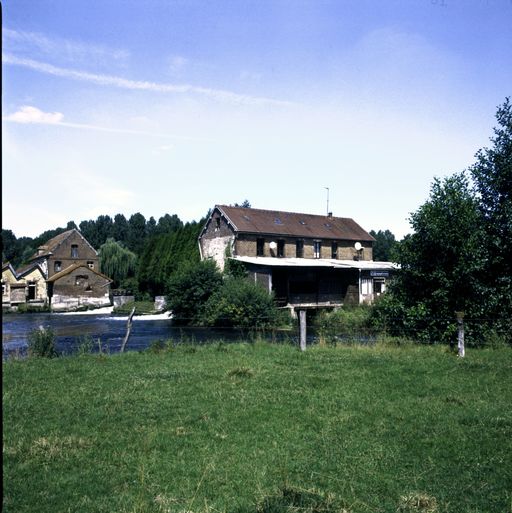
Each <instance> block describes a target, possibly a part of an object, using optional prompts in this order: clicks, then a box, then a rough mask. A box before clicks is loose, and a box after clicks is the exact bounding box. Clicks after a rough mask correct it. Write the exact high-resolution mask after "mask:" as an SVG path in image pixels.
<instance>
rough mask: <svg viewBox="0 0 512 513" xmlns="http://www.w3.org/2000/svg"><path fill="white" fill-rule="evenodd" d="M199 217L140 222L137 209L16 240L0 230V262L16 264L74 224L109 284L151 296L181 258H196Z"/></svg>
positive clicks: (142, 219)
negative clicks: (93, 251)
mask: <svg viewBox="0 0 512 513" xmlns="http://www.w3.org/2000/svg"><path fill="white" fill-rule="evenodd" d="M205 220H206V217H205V218H203V219H201V220H200V221H193V222H190V223H183V221H181V219H180V218H179V217H178V216H177V215H176V214H173V215H171V214H165V215H164V216H162V217H160V218H159V220H158V221H156V220H155V219H154V218H153V217H150V218H149V219H147V220H146V218H145V217H144V216H143V215H142V214H141V213H136V214H133V215H132V216H131V217H129V218H128V219H127V218H126V217H125V216H124V215H123V214H117V215H116V216H114V217H113V218H112V217H110V216H108V215H100V216H99V217H98V218H97V219H96V220H87V221H82V222H80V224H79V225H78V226H77V225H76V224H75V222H73V221H70V222H68V223H67V225H66V227H59V228H55V229H53V230H46V231H45V232H43V233H42V234H41V235H39V236H37V237H35V238H31V237H19V238H17V237H16V236H15V234H14V233H13V232H12V230H9V229H2V261H3V262H6V261H8V262H10V263H11V264H12V265H13V266H14V268H19V267H20V266H23V265H24V264H26V263H28V261H29V259H30V257H31V256H32V255H33V254H34V253H35V252H36V251H37V248H38V247H39V246H41V245H43V244H45V243H46V242H47V241H48V240H50V239H52V238H53V237H56V236H57V235H59V234H61V233H63V232H65V231H67V230H71V229H73V228H77V229H79V230H80V232H81V233H82V235H83V236H84V237H85V238H86V240H87V241H88V242H89V243H90V244H91V245H92V246H93V247H94V248H95V249H96V250H98V252H99V256H100V270H101V271H102V272H103V273H104V274H106V275H107V276H109V277H110V278H112V279H113V280H114V281H113V288H121V289H124V290H126V291H131V292H133V293H134V294H135V295H137V296H139V295H140V296H154V295H158V294H163V293H164V289H165V283H166V280H167V278H168V275H169V273H172V272H173V271H174V270H175V269H176V268H177V267H178V266H179V265H180V263H181V262H183V261H199V249H198V243H197V238H198V236H199V232H200V230H201V228H202V226H203V224H204V222H205Z"/></svg>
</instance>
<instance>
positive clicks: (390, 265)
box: [231, 256, 400, 271]
mask: <svg viewBox="0 0 512 513" xmlns="http://www.w3.org/2000/svg"><path fill="white" fill-rule="evenodd" d="M231 258H232V259H233V260H236V261H238V262H244V263H246V264H254V265H261V266H267V267H313V268H314V267H328V268H332V269H359V270H361V271H393V270H396V269H399V268H400V266H399V265H398V264H395V263H394V262H374V261H369V260H334V259H330V258H281V257H248V256H236V257H231Z"/></svg>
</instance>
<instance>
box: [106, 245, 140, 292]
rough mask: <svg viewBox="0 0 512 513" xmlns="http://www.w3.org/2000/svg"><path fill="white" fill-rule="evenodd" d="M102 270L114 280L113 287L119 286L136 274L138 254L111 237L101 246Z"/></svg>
mask: <svg viewBox="0 0 512 513" xmlns="http://www.w3.org/2000/svg"><path fill="white" fill-rule="evenodd" d="M99 256H100V270H101V272H102V273H103V274H106V275H107V276H108V277H109V278H112V280H113V288H119V287H120V286H122V285H123V282H124V281H125V280H127V279H128V278H130V277H133V276H134V275H135V270H136V268H137V255H135V253H133V252H132V251H130V250H129V249H127V248H125V247H124V246H123V244H121V243H120V242H116V241H115V240H114V239H112V238H109V239H107V241H106V242H105V243H104V244H102V245H101V246H100V249H99Z"/></svg>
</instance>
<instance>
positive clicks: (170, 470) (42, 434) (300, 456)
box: [3, 343, 512, 513]
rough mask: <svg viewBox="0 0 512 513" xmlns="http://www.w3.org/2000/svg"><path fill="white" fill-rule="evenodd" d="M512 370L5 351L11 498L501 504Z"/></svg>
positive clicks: (252, 350) (341, 358) (367, 356)
mask: <svg viewBox="0 0 512 513" xmlns="http://www.w3.org/2000/svg"><path fill="white" fill-rule="evenodd" d="M219 348H221V349H219ZM511 371H512V351H511V350H510V349H507V348H497V349H495V350H475V349H469V350H468V351H467V353H466V358H465V359H459V358H457V357H455V356H453V355H452V354H450V353H449V352H447V351H446V350H445V348H442V347H438V346H434V347H423V346H415V345H408V346H403V347H402V346H401V347H383V346H373V347H362V346H353V347H342V348H340V347H337V348H330V347H327V348H322V347H318V346H316V347H313V348H309V349H308V350H307V351H306V352H304V353H301V352H300V351H298V350H297V349H296V348H294V347H291V346H288V345H271V344H265V343H254V344H224V345H221V344H220V343H219V344H216V345H210V346H197V347H196V348H195V351H194V352H191V351H190V350H189V347H188V345H178V346H172V345H167V346H165V345H164V346H162V347H160V345H159V347H158V351H154V352H144V353H136V352H131V353H130V352H129V353H124V354H122V355H121V354H117V355H104V354H103V355H97V354H84V355H83V356H82V357H80V358H77V357H65V358H57V359H53V360H49V359H43V358H40V359H27V360H24V361H8V362H4V363H3V422H4V426H3V428H4V430H3V432H4V438H3V451H4V452H3V457H4V458H3V464H4V467H3V470H4V472H3V485H4V493H3V505H4V511H7V512H9V511H13V512H14V511H15V512H17V513H23V512H34V511H37V512H39V513H45V512H52V513H54V512H67V511H72V512H87V513H94V512H139V513H140V512H155V513H163V512H173V513H174V512H176V513H180V512H185V511H191V512H197V513H200V512H205V513H206V512H210V513H214V512H230V513H231V512H232V513H235V512H236V513H249V512H255V513H256V512H261V513H274V512H275V513H285V512H286V513H314V512H315V513H321V512H324V513H331V512H343V511H345V512H351V513H358V512H364V513H370V512H371V513H375V512H390V513H391V512H392V513H396V512H401V513H404V512H423V513H427V512H430V513H433V512H439V513H446V512H453V513H464V512H466V513H476V512H500V513H501V512H503V513H505V512H507V511H509V510H510V505H511V498H512V463H511V459H510V454H512V412H511V409H510V404H512V372H511Z"/></svg>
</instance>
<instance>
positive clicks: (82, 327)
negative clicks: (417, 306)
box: [2, 313, 298, 358]
mask: <svg viewBox="0 0 512 513" xmlns="http://www.w3.org/2000/svg"><path fill="white" fill-rule="evenodd" d="M40 327H43V328H45V329H48V328H50V329H52V331H53V333H54V335H55V341H56V345H57V350H58V351H59V352H60V353H63V354H71V353H74V352H76V351H77V350H78V348H79V346H80V345H84V344H89V345H91V343H92V348H91V349H92V351H95V352H98V351H100V350H101V351H104V352H117V351H119V350H120V348H121V344H122V342H123V339H124V336H125V334H126V328H127V317H120V316H115V315H111V314H87V315H81V314H76V315H70V314H61V313H26V314H4V315H3V316H2V354H3V357H4V358H6V357H7V356H9V355H20V356H23V355H25V354H26V351H27V346H28V336H29V333H30V332H31V331H33V330H36V329H39V328H40ZM256 336H259V337H262V338H265V339H266V340H272V341H274V342H292V343H296V342H297V340H298V334H297V333H296V332H290V331H273V332H264V333H261V332H257V333H256V332H254V331H250V330H240V329H228V328H196V327H194V328H189V327H178V326H176V325H175V324H174V323H173V321H172V319H169V318H168V317H166V316H165V315H159V316H148V317H145V316H135V317H134V318H133V323H132V328H131V332H130V338H129V340H128V344H127V346H126V350H132V351H133V350H137V351H140V350H144V349H147V348H148V347H150V346H151V344H152V343H154V342H156V341H159V340H161V341H169V340H172V341H173V343H175V344H177V343H196V344H204V343H215V342H219V341H223V342H235V341H249V340H254V338H255V337H256Z"/></svg>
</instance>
